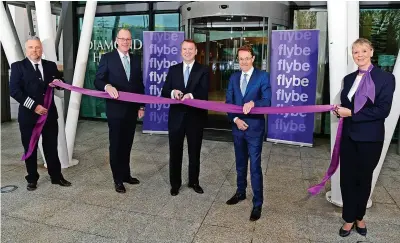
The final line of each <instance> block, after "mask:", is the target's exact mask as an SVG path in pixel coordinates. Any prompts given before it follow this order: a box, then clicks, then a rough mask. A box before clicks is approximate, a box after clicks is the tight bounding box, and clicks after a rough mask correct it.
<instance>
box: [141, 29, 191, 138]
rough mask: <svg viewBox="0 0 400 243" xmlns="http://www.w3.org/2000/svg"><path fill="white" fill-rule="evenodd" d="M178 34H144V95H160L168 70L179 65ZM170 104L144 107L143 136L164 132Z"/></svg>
mask: <svg viewBox="0 0 400 243" xmlns="http://www.w3.org/2000/svg"><path fill="white" fill-rule="evenodd" d="M184 38H185V33H184V32H181V31H143V80H144V87H145V93H146V94H147V95H153V96H158V97H160V96H161V90H162V87H163V85H164V82H165V79H166V77H167V74H168V70H169V67H171V66H172V65H175V64H177V63H180V62H181V61H182V57H181V48H180V45H181V42H182V41H183V40H184ZM169 106H170V105H169V104H146V115H145V116H144V118H143V119H144V120H143V132H144V133H167V132H168V111H169Z"/></svg>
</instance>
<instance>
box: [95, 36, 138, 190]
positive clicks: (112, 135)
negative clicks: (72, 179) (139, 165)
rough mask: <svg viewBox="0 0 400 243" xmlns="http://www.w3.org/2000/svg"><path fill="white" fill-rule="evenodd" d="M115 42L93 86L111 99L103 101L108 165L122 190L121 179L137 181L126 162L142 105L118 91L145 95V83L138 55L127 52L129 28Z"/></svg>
mask: <svg viewBox="0 0 400 243" xmlns="http://www.w3.org/2000/svg"><path fill="white" fill-rule="evenodd" d="M117 44H118V48H117V50H114V51H112V52H110V53H107V54H104V55H103V56H102V58H101V61H100V64H99V69H98V71H97V73H96V80H95V81H94V85H95V86H96V88H97V89H98V90H105V91H106V92H107V93H108V94H109V95H110V96H111V97H112V98H113V99H107V100H106V115H107V121H108V127H109V140H110V148H109V149H110V165H111V170H112V174H113V178H114V184H115V190H116V191H117V192H119V193H125V192H126V189H125V187H124V184H123V182H126V183H129V184H139V183H140V182H139V180H138V179H136V178H133V177H132V176H131V170H130V166H129V163H130V155H131V149H132V143H133V138H134V136H135V129H136V120H137V118H138V117H139V118H142V117H143V116H144V106H143V104H138V103H132V102H124V101H119V100H118V91H124V92H130V93H138V94H144V85H143V79H142V70H141V60H140V57H139V56H134V55H132V54H130V53H129V49H130V47H131V45H132V35H131V32H130V30H129V29H121V30H120V31H119V32H118V34H117Z"/></svg>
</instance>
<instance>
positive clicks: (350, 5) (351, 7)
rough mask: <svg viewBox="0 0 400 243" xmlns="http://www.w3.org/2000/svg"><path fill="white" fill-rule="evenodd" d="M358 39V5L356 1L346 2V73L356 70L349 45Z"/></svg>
mask: <svg viewBox="0 0 400 243" xmlns="http://www.w3.org/2000/svg"><path fill="white" fill-rule="evenodd" d="M359 37H360V3H359V2H358V1H348V2H347V47H348V48H347V73H352V72H354V71H356V70H357V69H358V67H357V64H356V63H355V62H354V61H353V55H352V49H351V45H352V44H353V42H354V41H355V40H357V39H358V38H359Z"/></svg>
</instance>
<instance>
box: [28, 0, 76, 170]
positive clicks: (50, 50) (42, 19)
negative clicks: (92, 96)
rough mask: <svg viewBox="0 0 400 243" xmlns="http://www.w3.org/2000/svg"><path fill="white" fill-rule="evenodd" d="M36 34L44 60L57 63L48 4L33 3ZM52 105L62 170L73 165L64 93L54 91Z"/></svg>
mask: <svg viewBox="0 0 400 243" xmlns="http://www.w3.org/2000/svg"><path fill="white" fill-rule="evenodd" d="M35 7H36V13H37V14H36V17H37V22H38V32H39V36H40V39H41V41H42V44H43V53H44V55H45V57H46V58H45V59H47V60H50V61H53V62H55V63H57V56H56V52H55V39H54V28H53V24H52V23H53V21H52V16H51V5H50V2H46V1H35ZM54 94H55V95H54V103H55V105H56V107H57V113H58V157H59V159H60V162H61V167H62V168H68V167H70V166H71V165H73V164H74V163H70V162H72V161H71V160H70V159H69V157H68V150H67V142H66V137H65V122H64V103H63V102H64V91H59V90H54Z"/></svg>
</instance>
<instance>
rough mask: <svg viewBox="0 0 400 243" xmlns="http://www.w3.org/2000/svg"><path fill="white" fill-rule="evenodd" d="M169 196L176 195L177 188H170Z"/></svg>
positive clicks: (177, 192)
mask: <svg viewBox="0 0 400 243" xmlns="http://www.w3.org/2000/svg"><path fill="white" fill-rule="evenodd" d="M170 192H171V196H176V195H178V194H179V188H171V191H170Z"/></svg>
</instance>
